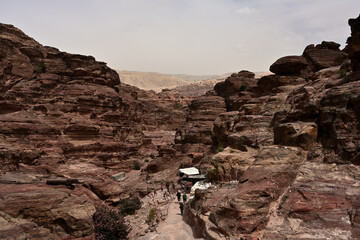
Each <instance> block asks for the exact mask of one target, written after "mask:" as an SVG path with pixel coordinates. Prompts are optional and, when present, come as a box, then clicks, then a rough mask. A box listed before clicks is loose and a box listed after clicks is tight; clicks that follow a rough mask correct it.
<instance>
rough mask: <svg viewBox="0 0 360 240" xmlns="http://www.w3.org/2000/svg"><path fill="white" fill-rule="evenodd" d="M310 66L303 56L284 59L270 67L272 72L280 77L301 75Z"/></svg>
mask: <svg viewBox="0 0 360 240" xmlns="http://www.w3.org/2000/svg"><path fill="white" fill-rule="evenodd" d="M307 66H308V63H307V61H306V59H305V58H304V57H303V56H287V57H282V58H280V59H278V60H276V62H274V63H273V64H272V65H271V66H270V71H271V72H273V73H275V74H278V75H291V74H299V73H300V72H301V70H303V69H305V68H306V67H307Z"/></svg>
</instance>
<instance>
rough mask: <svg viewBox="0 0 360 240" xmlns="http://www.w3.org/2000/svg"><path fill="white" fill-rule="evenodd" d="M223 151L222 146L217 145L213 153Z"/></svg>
mask: <svg viewBox="0 0 360 240" xmlns="http://www.w3.org/2000/svg"><path fill="white" fill-rule="evenodd" d="M222 151H224V148H223V147H218V148H217V149H216V150H215V153H219V152H222Z"/></svg>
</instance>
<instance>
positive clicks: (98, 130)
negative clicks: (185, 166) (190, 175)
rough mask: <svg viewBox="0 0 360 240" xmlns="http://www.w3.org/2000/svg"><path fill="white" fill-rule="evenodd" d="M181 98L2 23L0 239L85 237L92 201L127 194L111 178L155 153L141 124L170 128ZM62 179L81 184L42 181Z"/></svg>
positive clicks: (176, 121)
mask: <svg viewBox="0 0 360 240" xmlns="http://www.w3.org/2000/svg"><path fill="white" fill-rule="evenodd" d="M187 101H188V100H187V99H186V98H184V97H182V96H181V95H179V94H175V93H172V92H163V93H161V94H156V93H155V92H146V91H141V90H139V89H137V88H135V87H131V86H128V85H125V84H121V83H120V79H119V77H118V75H117V73H116V72H115V71H114V70H112V69H110V68H108V67H107V66H106V64H105V63H102V62H97V61H96V60H95V58H93V57H91V56H82V55H76V54H69V53H65V52H61V51H59V50H58V49H55V48H52V47H44V46H42V45H41V44H39V43H38V42H36V41H35V40H33V39H32V38H30V37H28V36H26V35H25V34H24V33H23V32H21V31H20V30H19V29H17V28H15V27H13V26H11V25H6V24H0V160H1V166H0V172H1V173H2V174H1V175H0V192H1V199H0V214H1V215H0V216H1V222H6V224H5V225H3V224H0V225H2V226H4V227H0V236H1V238H3V237H4V236H5V237H7V236H12V237H13V239H23V238H26V237H28V238H36V239H49V238H62V239H63V238H70V237H71V238H92V236H93V226H92V219H91V218H92V214H93V213H94V209H95V207H94V203H95V202H96V201H99V200H100V199H101V200H109V201H111V202H114V201H115V200H116V199H119V197H121V196H123V195H127V194H128V192H129V191H128V190H127V189H126V186H123V185H122V186H120V185H119V183H118V182H116V181H115V180H113V179H112V178H111V175H113V174H115V173H117V172H119V171H124V172H129V171H131V170H132V169H133V168H134V161H137V162H139V163H140V164H141V165H142V164H144V159H145V158H146V157H147V156H149V154H150V153H148V149H149V148H152V149H154V153H155V154H156V153H157V150H156V146H153V145H151V143H150V145H149V142H146V141H144V134H143V131H145V130H146V131H155V130H156V131H159V130H172V131H175V129H176V128H179V127H180V126H181V125H183V124H184V123H185V116H186V112H187ZM141 149H147V150H143V151H140V150H141ZM17 172H21V173H22V174H21V175H17ZM5 173H6V174H5ZM59 178H60V179H68V178H76V179H77V180H78V182H77V183H76V184H70V185H66V184H65V185H60V186H50V185H46V184H45V183H46V181H47V180H49V179H59ZM138 178H139V179H140V178H141V176H140V175H139V176H138ZM8 179H10V180H8ZM24 179H25V180H24ZM130 186H131V185H130ZM132 186H133V185H132ZM145 189H146V188H145ZM132 191H133V192H135V191H136V190H135V188H133V189H132ZM13 219H17V220H16V221H13ZM19 229H21V231H19ZM8 233H11V235H9V234H8ZM50 236H52V237H50Z"/></svg>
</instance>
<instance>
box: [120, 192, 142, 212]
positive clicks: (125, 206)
mask: <svg viewBox="0 0 360 240" xmlns="http://www.w3.org/2000/svg"><path fill="white" fill-rule="evenodd" d="M140 208H141V201H140V199H139V198H138V197H132V198H127V199H123V200H121V201H120V206H119V211H120V213H121V214H122V215H124V216H126V215H133V214H135V212H136V210H139V209H140Z"/></svg>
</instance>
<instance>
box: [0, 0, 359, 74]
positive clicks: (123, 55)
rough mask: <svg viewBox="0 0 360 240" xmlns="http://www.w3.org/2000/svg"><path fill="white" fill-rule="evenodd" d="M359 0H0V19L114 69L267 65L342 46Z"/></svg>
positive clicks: (204, 70) (214, 70)
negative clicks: (318, 47)
mask: <svg viewBox="0 0 360 240" xmlns="http://www.w3.org/2000/svg"><path fill="white" fill-rule="evenodd" d="M359 13H360V0H341V1H340V0H0V22H2V23H9V24H13V25H15V26H16V27H18V28H20V29H21V30H23V31H24V32H25V33H26V34H27V35H29V36H31V37H33V38H35V40H37V41H38V42H40V43H41V44H43V45H48V46H53V47H56V48H59V49H60V50H61V51H66V52H70V53H80V54H84V55H92V56H94V57H95V58H96V59H97V60H99V61H104V62H107V63H108V65H109V66H110V67H112V68H114V69H119V70H136V71H153V72H162V73H187V74H221V73H228V72H237V71H240V70H242V69H247V70H251V71H267V70H268V69H269V66H270V65H271V64H272V63H273V62H274V61H275V60H276V59H278V58H280V57H283V56H286V55H300V54H301V53H302V51H303V49H304V48H305V47H306V46H307V45H308V44H311V43H314V44H318V43H321V41H323V40H328V41H336V42H338V43H341V45H342V46H341V47H344V46H345V42H346V38H347V37H348V36H349V35H350V28H349V26H348V24H347V21H348V19H349V18H356V17H357V16H359Z"/></svg>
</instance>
